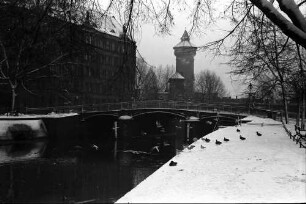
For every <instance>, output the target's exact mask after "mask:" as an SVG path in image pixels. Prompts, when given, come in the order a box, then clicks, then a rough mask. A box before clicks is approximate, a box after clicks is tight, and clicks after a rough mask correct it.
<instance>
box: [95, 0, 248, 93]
mask: <svg viewBox="0 0 306 204" xmlns="http://www.w3.org/2000/svg"><path fill="white" fill-rule="evenodd" d="M99 1H100V2H101V3H102V4H101V5H104V6H106V5H108V4H107V3H104V4H103V2H104V0H99ZM105 1H106V2H108V0H105ZM187 3H189V1H187ZM226 5H228V0H222V1H221V0H220V1H218V0H215V2H214V7H213V12H214V13H217V12H223V11H224V7H226ZM189 6H190V5H189ZM187 7H188V5H187ZM104 9H105V8H104ZM188 15H189V14H187V12H186V11H180V12H178V11H174V13H173V16H174V23H175V26H174V27H173V28H172V30H171V34H170V35H165V36H160V35H158V34H156V32H155V29H154V27H153V25H151V24H144V25H142V27H141V31H140V32H138V33H135V34H136V35H135V40H136V43H137V47H138V50H139V52H140V53H141V55H142V56H143V57H144V59H145V60H146V61H147V63H148V64H150V65H152V66H155V67H158V66H159V65H163V66H165V65H174V66H175V56H174V51H173V47H174V46H175V45H176V44H177V43H179V42H180V38H181V36H182V35H183V32H184V30H185V29H186V30H187V31H189V30H190V28H191V25H190V19H188ZM230 29H231V26H230V25H229V23H225V22H222V23H221V22H218V23H216V24H215V26H214V27H212V26H210V27H207V29H204V30H205V31H204V34H202V35H201V36H199V35H192V36H190V37H191V40H190V41H191V42H192V43H193V44H194V45H196V46H201V45H204V44H206V43H208V42H211V41H213V40H217V39H219V38H221V37H222V36H224V34H225V32H224V30H230ZM226 62H227V59H225V58H224V57H213V54H211V53H209V52H205V53H204V52H202V51H198V52H197V54H196V56H195V62H194V65H195V74H196V73H199V72H200V71H202V70H206V69H210V70H213V71H215V72H216V74H217V75H218V76H220V77H221V80H222V81H223V83H224V84H225V87H226V89H227V90H228V92H229V93H230V96H231V97H233V98H235V97H236V96H238V98H240V97H241V96H242V94H241V93H242V91H243V89H245V88H244V87H245V86H244V85H243V84H239V82H237V80H236V81H233V80H231V76H230V75H229V74H228V72H229V71H230V70H231V68H230V67H229V66H228V65H224V64H222V63H226Z"/></svg>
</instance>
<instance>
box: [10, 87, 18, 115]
mask: <svg viewBox="0 0 306 204" xmlns="http://www.w3.org/2000/svg"><path fill="white" fill-rule="evenodd" d="M11 88H12V103H11V113H14V111H15V105H16V96H17V94H16V87H15V86H14V85H13V86H12V87H11Z"/></svg>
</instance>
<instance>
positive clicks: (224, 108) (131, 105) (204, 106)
mask: <svg viewBox="0 0 306 204" xmlns="http://www.w3.org/2000/svg"><path fill="white" fill-rule="evenodd" d="M143 108H159V109H161V108H165V109H170V108H171V109H182V110H196V111H210V112H228V113H235V114H248V113H249V111H250V110H249V107H247V106H246V105H243V104H220V103H219V104H209V103H192V102H188V101H163V100H152V101H131V102H121V103H103V104H93V105H76V106H56V107H42V108H26V112H27V113H40V114H47V113H51V112H55V113H68V112H77V113H82V112H90V111H114V110H128V109H143ZM251 113H252V114H255V115H265V116H267V114H272V113H271V111H269V110H265V109H255V108H254V109H252V112H251ZM273 114H274V115H275V114H277V116H278V117H281V116H280V113H277V111H274V113H273Z"/></svg>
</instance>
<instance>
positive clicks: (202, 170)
mask: <svg viewBox="0 0 306 204" xmlns="http://www.w3.org/2000/svg"><path fill="white" fill-rule="evenodd" d="M246 119H247V120H252V122H250V123H247V124H242V126H239V127H238V128H239V129H240V131H241V132H240V133H238V132H237V130H236V129H237V128H236V127H227V128H223V129H219V130H217V131H215V132H213V133H211V134H209V135H207V136H206V137H208V138H210V139H211V142H210V143H206V142H205V141H203V140H201V139H200V140H198V141H196V142H195V143H193V145H195V147H194V148H193V149H191V150H188V149H184V150H183V151H182V152H181V153H179V154H178V155H177V156H175V157H174V158H173V159H172V160H173V161H175V162H177V166H169V163H170V161H169V162H167V163H166V164H165V165H163V166H162V167H161V168H160V169H158V170H157V171H156V172H155V173H153V174H152V175H151V176H149V177H148V178H147V179H146V180H144V181H143V182H142V183H140V184H139V185H138V186H136V187H135V188H134V189H132V190H131V191H130V192H128V193H127V194H126V195H125V196H123V197H122V198H120V199H119V200H118V201H117V203H121V202H124V203H127V202H130V203H143V202H154V203H155V202H173V203H177V202H183V203H186V202H188V203H190V202H200V203H205V202H209V203H210V202H219V203H220V202H222V203H223V202H232V203H237V202H269V203H270V202H282V203H283V202H306V150H305V149H304V148H299V146H298V145H296V144H295V142H293V141H292V140H290V138H289V136H288V135H287V133H286V132H285V130H284V128H283V126H282V124H281V123H280V122H277V121H274V120H272V119H267V118H257V117H254V116H249V117H248V118H246ZM256 131H259V132H261V133H262V136H257V135H256ZM240 135H242V136H243V137H246V140H244V141H242V140H240V139H239V136H240ZM224 137H226V138H228V139H230V141H229V142H224V141H223V138H224ZM216 139H218V140H220V141H222V144H221V145H216V144H215V140H216ZM201 145H202V146H205V147H206V148H204V149H203V148H201Z"/></svg>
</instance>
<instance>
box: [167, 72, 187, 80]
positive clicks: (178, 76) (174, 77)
mask: <svg viewBox="0 0 306 204" xmlns="http://www.w3.org/2000/svg"><path fill="white" fill-rule="evenodd" d="M170 79H185V78H184V77H183V76H182V75H181V74H180V73H178V72H175V74H173V75H172V77H170Z"/></svg>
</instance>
